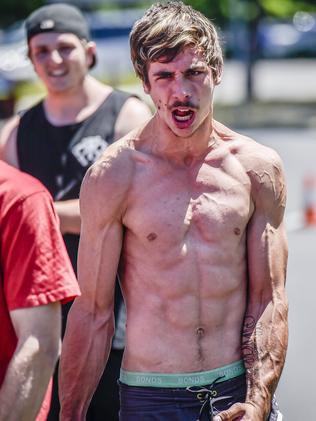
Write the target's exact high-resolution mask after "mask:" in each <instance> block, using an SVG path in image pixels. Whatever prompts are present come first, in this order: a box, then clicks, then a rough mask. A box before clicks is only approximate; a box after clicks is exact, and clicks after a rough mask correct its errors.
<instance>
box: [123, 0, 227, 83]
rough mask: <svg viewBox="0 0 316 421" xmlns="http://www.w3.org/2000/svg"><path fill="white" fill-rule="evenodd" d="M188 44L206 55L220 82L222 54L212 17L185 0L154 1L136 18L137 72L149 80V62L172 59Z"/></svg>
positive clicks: (133, 36) (134, 57) (132, 38)
mask: <svg viewBox="0 0 316 421" xmlns="http://www.w3.org/2000/svg"><path fill="white" fill-rule="evenodd" d="M187 46H193V47H195V48H196V49H197V51H199V52H201V53H202V54H203V55H204V58H205V60H206V62H207V64H208V65H209V66H210V67H211V68H212V70H213V77H214V81H215V83H219V81H220V78H221V74H222V69H223V55H222V50H221V46H220V43H219V39H218V35H217V32H216V29H215V27H214V25H213V24H212V23H211V22H210V20H209V19H207V18H206V17H205V16H204V15H203V14H202V13H200V12H198V11H197V10H194V9H193V8H192V7H191V6H188V5H185V4H184V3H182V1H167V2H165V3H156V4H154V5H153V6H151V7H150V8H149V9H148V10H147V11H146V13H145V14H144V16H143V17H142V18H141V19H139V20H138V21H136V22H135V24H134V26H133V28H132V31H131V34H130V48H131V58H132V62H133V65H134V69H135V72H136V74H137V76H138V77H139V78H140V79H141V80H142V81H143V82H144V83H148V74H147V65H148V63H149V62H152V61H162V62H169V61H171V60H173V58H174V57H175V56H176V55H177V54H179V53H180V52H181V51H182V50H183V49H184V48H185V47H187Z"/></svg>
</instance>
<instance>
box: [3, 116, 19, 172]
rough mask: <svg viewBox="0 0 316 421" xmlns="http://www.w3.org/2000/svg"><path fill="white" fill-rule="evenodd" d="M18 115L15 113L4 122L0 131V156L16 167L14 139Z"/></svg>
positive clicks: (15, 137) (16, 158)
mask: <svg viewBox="0 0 316 421" xmlns="http://www.w3.org/2000/svg"><path fill="white" fill-rule="evenodd" d="M19 124H20V116H18V115H16V116H14V117H12V118H11V119H10V120H8V121H7V122H6V124H5V125H4V126H3V128H2V130H1V132H0V158H1V159H3V160H4V161H6V162H7V163H8V164H10V165H13V166H14V167H17V168H18V157H17V149H16V139H17V131H18V126H19Z"/></svg>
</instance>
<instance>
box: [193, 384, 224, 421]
mask: <svg viewBox="0 0 316 421" xmlns="http://www.w3.org/2000/svg"><path fill="white" fill-rule="evenodd" d="M224 377H225V376H221V377H218V378H217V379H215V380H214V381H213V383H212V384H211V385H210V386H209V387H199V386H190V387H187V388H186V390H187V391H188V392H191V393H195V394H196V397H197V399H198V400H199V401H200V402H201V409H200V412H199V417H198V418H197V420H196V421H202V418H201V417H202V416H203V414H205V413H206V414H209V416H210V421H212V420H213V416H214V415H216V413H218V412H219V411H218V410H217V409H216V407H215V406H213V405H214V403H215V402H217V401H221V400H223V399H231V398H232V396H220V397H217V391H216V390H213V389H212V388H213V386H214V385H215V384H216V383H218V382H219V380H221V379H223V378H224Z"/></svg>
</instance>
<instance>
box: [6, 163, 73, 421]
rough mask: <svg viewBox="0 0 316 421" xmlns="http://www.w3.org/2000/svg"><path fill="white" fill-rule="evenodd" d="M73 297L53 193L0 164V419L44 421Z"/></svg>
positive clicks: (70, 269) (38, 183)
mask: <svg viewBox="0 0 316 421" xmlns="http://www.w3.org/2000/svg"><path fill="white" fill-rule="evenodd" d="M78 295H80V291H79V287H78V284H77V281H76V278H75V275H74V272H73V269H72V266H71V263H70V260H69V258H68V254H67V252H66V249H65V245H64V242H63V239H62V236H61V233H60V229H59V223H58V219H57V216H56V214H55V211H54V206H53V202H52V199H51V196H50V194H49V193H48V191H47V190H46V189H45V187H43V185H42V184H41V183H40V182H39V181H37V180H36V179H34V178H33V177H31V176H29V175H27V174H24V173H22V172H20V171H19V170H17V169H15V168H13V167H11V166H9V165H7V164H6V163H4V162H2V161H0V320H1V327H0V343H1V348H0V420H10V421H15V420H22V419H27V420H34V419H36V421H44V420H46V418H47V414H48V411H49V405H50V392H51V387H50V379H51V376H52V373H53V370H54V367H55V364H56V361H57V358H58V356H59V352H60V336H61V310H60V307H61V303H65V302H67V301H68V300H71V299H74V298H75V297H76V296H78Z"/></svg>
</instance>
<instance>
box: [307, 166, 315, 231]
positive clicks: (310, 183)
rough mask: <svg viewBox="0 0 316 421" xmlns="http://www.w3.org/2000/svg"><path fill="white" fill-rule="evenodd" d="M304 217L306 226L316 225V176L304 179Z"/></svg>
mask: <svg viewBox="0 0 316 421" xmlns="http://www.w3.org/2000/svg"><path fill="white" fill-rule="evenodd" d="M304 217H305V224H306V225H316V175H312V174H308V175H306V176H305V178H304Z"/></svg>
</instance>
